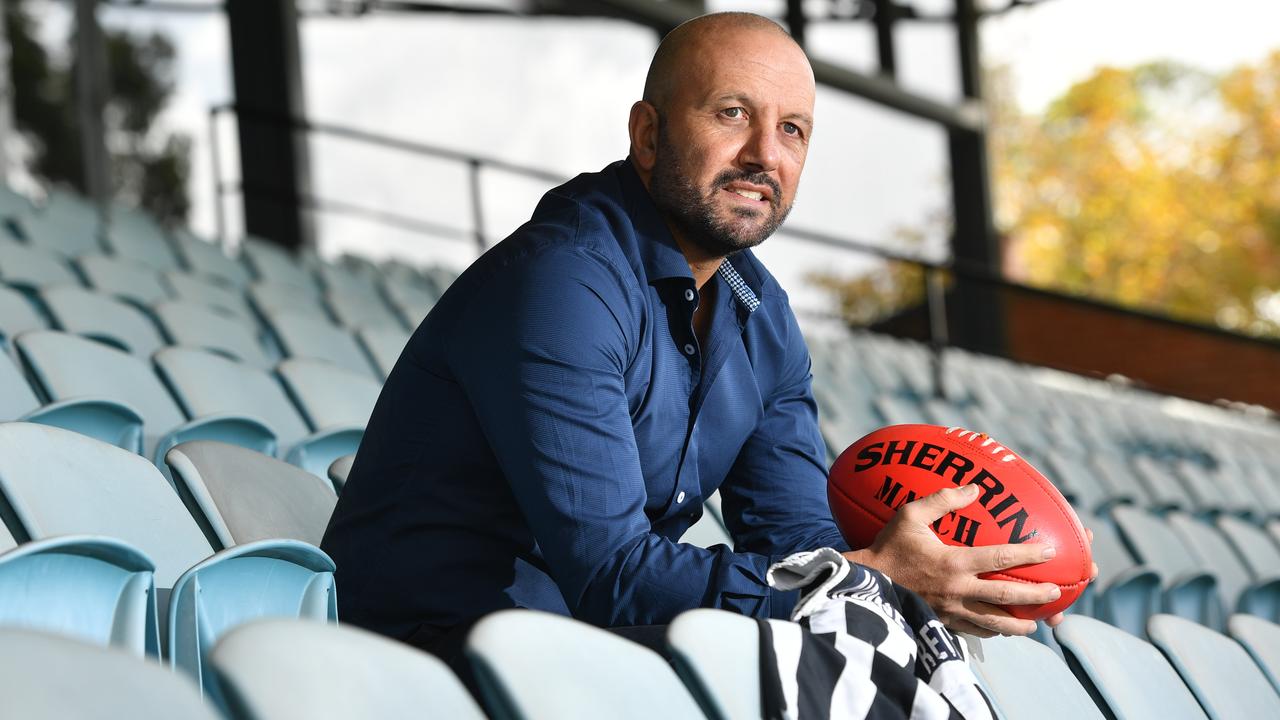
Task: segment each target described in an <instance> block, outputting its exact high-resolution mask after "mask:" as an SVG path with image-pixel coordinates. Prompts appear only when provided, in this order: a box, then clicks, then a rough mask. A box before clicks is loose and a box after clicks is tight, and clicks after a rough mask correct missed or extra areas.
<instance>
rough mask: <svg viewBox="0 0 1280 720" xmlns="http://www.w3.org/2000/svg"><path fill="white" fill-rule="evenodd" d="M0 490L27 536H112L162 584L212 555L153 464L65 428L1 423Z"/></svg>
mask: <svg viewBox="0 0 1280 720" xmlns="http://www.w3.org/2000/svg"><path fill="white" fill-rule="evenodd" d="M0 495H2V497H3V501H4V506H5V507H6V508H7V512H6V513H5V517H6V519H7V520H8V521H9V522H11V523H13V522H16V523H18V525H19V527H20V528H21V533H22V534H25V536H26V537H29V538H31V539H33V540H34V539H41V538H47V537H53V536H55V535H78V534H90V535H105V536H107V537H112V538H117V539H119V540H121V541H122V542H125V543H128V544H129V545H131V546H133V547H135V548H137V549H138V550H139V551H141V552H142V553H144V554H146V556H147V557H149V558H151V560H152V561H153V562H154V563H155V567H156V574H155V578H156V585H157V586H158V587H161V588H168V587H172V586H173V583H174V581H175V580H177V578H178V576H179V575H181V574H182V572H183V571H185V570H186V569H187V568H189V567H191V566H192V565H194V564H196V563H197V562H199V561H200V560H201V559H203V558H205V557H208V556H209V554H210V553H211V552H212V547H211V546H210V545H209V542H208V541H207V540H205V538H204V535H203V534H201V532H200V529H199V528H198V527H197V526H196V523H195V521H193V520H192V519H191V516H190V515H188V514H187V511H186V509H185V508H183V507H182V502H181V501H180V500H179V499H178V496H177V495H176V494H175V493H174V492H173V489H172V488H171V487H170V486H169V483H168V482H166V481H165V479H164V477H163V476H162V475H161V474H160V472H159V471H158V470H157V469H156V467H155V466H154V465H152V464H151V463H149V462H147V461H146V460H144V459H143V458H141V457H139V456H137V455H135V454H133V453H130V452H126V451H124V450H121V449H120V448H117V447H115V446H112V445H108V444H106V443H102V442H99V441H97V440H94V439H92V438H89V437H85V436H84V435H80V434H78V433H74V432H71V431H69V430H63V429H61V428H55V427H47V426H44V425H33V424H30V423H2V424H0ZM13 530H14V532H15V534H17V533H18V532H19V530H18V528H13Z"/></svg>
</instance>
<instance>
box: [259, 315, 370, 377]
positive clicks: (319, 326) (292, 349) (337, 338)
mask: <svg viewBox="0 0 1280 720" xmlns="http://www.w3.org/2000/svg"><path fill="white" fill-rule="evenodd" d="M266 321H267V326H268V327H270V328H271V332H272V333H273V335H274V336H275V337H276V339H277V340H279V341H280V347H281V349H282V350H283V351H284V355H285V357H289V358H307V359H311V360H323V361H325V362H328V363H330V364H332V365H334V366H336V367H340V368H345V369H347V370H351V371H353V372H356V373H361V374H364V375H365V376H367V377H370V378H372V377H375V376H377V371H376V370H375V369H374V367H373V365H372V364H371V363H370V362H369V359H368V358H367V357H366V356H365V354H364V351H363V350H361V349H360V344H359V343H357V342H356V339H355V337H354V336H353V335H352V334H351V332H350V331H348V330H346V329H344V328H341V327H338V326H337V325H334V324H333V323H331V322H329V321H328V320H324V319H323V318H319V317H312V316H307V315H300V314H297V313H293V312H287V313H272V314H268V315H266Z"/></svg>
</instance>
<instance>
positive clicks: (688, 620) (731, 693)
mask: <svg viewBox="0 0 1280 720" xmlns="http://www.w3.org/2000/svg"><path fill="white" fill-rule="evenodd" d="M667 646H668V647H669V648H670V649H671V659H672V666H673V667H675V669H676V674H678V675H679V676H680V679H681V680H683V681H684V684H685V687H687V688H689V692H691V693H692V694H693V697H694V698H695V699H696V700H697V701H698V704H699V705H701V706H702V710H703V712H705V713H706V715H707V717H709V718H716V719H717V720H756V719H757V718H759V717H760V714H761V712H762V710H761V702H760V628H759V626H758V625H757V624H756V621H755V620H753V619H751V618H748V617H744V616H742V615H739V614H737V613H731V612H725V611H723V610H710V609H701V610H689V611H688V612H684V613H681V614H680V615H679V616H677V617H676V619H675V620H674V621H673V622H672V623H671V625H670V626H669V627H668V628H667Z"/></svg>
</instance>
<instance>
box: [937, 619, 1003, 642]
mask: <svg viewBox="0 0 1280 720" xmlns="http://www.w3.org/2000/svg"><path fill="white" fill-rule="evenodd" d="M946 625H947V627H948V628H950V629H951V632H962V633H964V634H966V635H972V636H974V637H980V638H990V637H995V636H996V635H997V634H998V633H994V632H991V631H990V630H988V629H986V628H980V627H978V626H977V625H974V624H973V623H971V622H969V621H968V620H964V619H962V618H955V619H953V620H952V621H951V622H949V623H946Z"/></svg>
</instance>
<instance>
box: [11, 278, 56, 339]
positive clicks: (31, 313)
mask: <svg viewBox="0 0 1280 720" xmlns="http://www.w3.org/2000/svg"><path fill="white" fill-rule="evenodd" d="M46 326H47V323H45V321H44V318H42V317H40V313H38V312H36V308H35V306H34V305H32V304H31V301H30V300H28V299H27V297H26V296H25V295H23V294H22V293H21V292H18V291H17V290H14V289H13V288H11V287H6V286H4V285H0V346H3V345H7V344H8V343H9V341H10V340H11V339H12V338H13V337H14V336H15V335H17V334H18V333H22V332H26V331H28V330H40V329H42V328H44V327H46Z"/></svg>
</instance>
